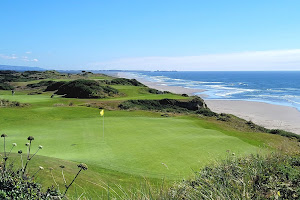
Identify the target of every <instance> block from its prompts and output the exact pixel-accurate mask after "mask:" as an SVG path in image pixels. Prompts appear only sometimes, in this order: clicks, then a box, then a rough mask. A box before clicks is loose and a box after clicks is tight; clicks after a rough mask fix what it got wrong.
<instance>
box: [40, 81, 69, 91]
mask: <svg viewBox="0 0 300 200" xmlns="http://www.w3.org/2000/svg"><path fill="white" fill-rule="evenodd" d="M65 83H66V82H65V81H59V82H53V83H51V84H50V85H48V87H47V88H46V89H45V91H55V90H58V88H59V87H60V86H62V85H64V84H65Z"/></svg>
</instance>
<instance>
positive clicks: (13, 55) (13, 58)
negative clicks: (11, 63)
mask: <svg viewBox="0 0 300 200" xmlns="http://www.w3.org/2000/svg"><path fill="white" fill-rule="evenodd" d="M0 58H2V59H6V60H15V59H17V58H18V57H17V56H16V55H15V54H12V55H11V56H8V55H4V54H0Z"/></svg>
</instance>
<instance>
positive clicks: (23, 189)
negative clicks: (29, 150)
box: [0, 164, 59, 200]
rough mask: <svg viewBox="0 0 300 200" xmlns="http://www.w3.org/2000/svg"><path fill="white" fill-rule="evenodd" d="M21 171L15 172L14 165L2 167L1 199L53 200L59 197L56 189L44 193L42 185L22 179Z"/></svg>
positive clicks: (0, 179) (0, 177)
mask: <svg viewBox="0 0 300 200" xmlns="http://www.w3.org/2000/svg"><path fill="white" fill-rule="evenodd" d="M21 174H22V172H21V171H20V170H18V171H14V170H13V165H12V164H11V165H10V166H9V167H6V168H5V167H4V166H3V164H1V165H0V199H16V200H17V199H53V197H57V196H59V193H58V191H57V190H56V189H55V188H53V187H52V188H48V189H47V190H46V192H42V187H41V185H40V184H38V183H36V182H35V181H33V180H30V179H29V180H25V179H23V178H22V175H21Z"/></svg>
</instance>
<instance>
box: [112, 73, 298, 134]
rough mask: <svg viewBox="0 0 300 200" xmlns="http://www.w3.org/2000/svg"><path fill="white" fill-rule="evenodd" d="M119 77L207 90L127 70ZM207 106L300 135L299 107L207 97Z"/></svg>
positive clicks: (181, 91) (159, 85)
mask: <svg viewBox="0 0 300 200" xmlns="http://www.w3.org/2000/svg"><path fill="white" fill-rule="evenodd" d="M117 76H118V77H124V78H135V79H137V80H138V81H140V82H141V83H143V84H144V85H147V86H148V87H150V88H154V89H157V90H161V91H170V92H172V93H177V94H188V95H190V96H191V95H195V93H201V92H204V91H205V90H202V89H193V88H185V87H181V86H168V85H166V84H164V83H163V82H150V81H146V80H145V79H142V78H136V77H133V76H130V74H128V73H126V72H120V73H118V74H117ZM197 96H200V97H202V98H204V101H205V102H206V104H207V106H208V107H209V108H210V109H211V110H212V111H214V112H216V113H228V114H233V115H235V116H237V117H240V118H242V119H245V120H247V121H250V120H251V121H252V122H254V123H255V124H257V125H260V126H263V127H265V128H268V129H282V130H285V131H290V132H293V133H296V134H298V135H300V112H299V110H298V109H297V108H294V107H290V106H283V105H275V104H270V103H265V102H258V101H247V100H211V99H205V97H206V96H205V95H201V94H198V95H197Z"/></svg>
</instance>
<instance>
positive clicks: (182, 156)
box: [0, 86, 294, 197]
mask: <svg viewBox="0 0 300 200" xmlns="http://www.w3.org/2000/svg"><path fill="white" fill-rule="evenodd" d="M115 87H116V88H117V89H119V90H120V91H121V92H123V93H125V94H126V95H124V96H122V97H120V98H117V99H116V100H126V99H134V98H136V99H161V98H167V97H168V98H182V97H181V96H179V95H173V94H165V95H154V94H149V93H146V92H145V89H144V88H140V87H133V86H115ZM50 94H51V93H46V94H43V95H26V92H19V91H18V92H17V93H16V95H15V96H11V95H10V92H9V91H0V98H5V99H10V100H15V101H20V102H24V103H31V104H32V105H31V106H30V107H24V108H0V115H1V116H5V117H1V118H0V124H1V132H5V133H6V134H7V135H9V138H8V139H7V142H8V143H12V142H17V143H18V144H19V146H18V148H17V149H22V150H23V151H24V152H26V149H25V146H24V145H23V144H24V143H25V142H26V141H25V138H26V137H27V136H28V135H33V136H34V137H35V138H36V140H35V141H34V145H33V149H35V148H36V147H37V145H38V144H41V145H43V146H44V149H43V150H41V152H39V155H43V156H49V157H51V158H59V159H62V160H56V159H49V158H47V157H40V159H38V160H37V161H36V165H37V164H40V163H42V164H43V165H45V166H52V167H53V168H55V170H54V173H55V175H56V176H58V175H59V173H60V171H59V169H58V167H57V166H58V165H60V164H59V163H64V164H65V165H67V166H68V167H67V169H66V171H67V172H66V175H67V177H68V179H69V180H70V178H71V177H72V175H74V174H75V172H76V170H77V169H76V165H75V163H78V162H85V163H87V164H88V165H89V167H90V169H89V170H88V171H87V172H84V173H85V175H84V176H80V179H79V180H78V181H76V182H77V183H78V184H79V186H81V187H84V188H85V190H87V191H88V193H90V195H92V197H97V195H98V194H97V193H98V192H99V191H103V189H101V188H102V187H103V185H105V184H103V182H104V183H110V184H112V185H113V184H114V183H115V184H121V185H122V186H124V187H129V185H130V184H138V183H140V182H142V177H143V176H145V177H147V178H148V179H150V180H151V182H152V183H155V182H161V178H165V179H166V181H167V182H169V181H171V180H178V179H181V178H183V177H188V176H190V175H191V174H192V171H193V170H197V169H199V168H200V167H203V166H204V165H206V164H208V163H210V162H213V161H215V160H217V159H220V158H224V157H225V156H226V154H227V153H226V151H227V150H230V151H231V152H235V153H236V154H237V155H244V154H249V153H256V152H258V151H262V152H265V151H267V149H265V148H263V146H273V147H274V146H276V145H279V143H280V142H279V141H280V140H284V141H285V142H286V143H288V144H290V143H289V141H288V140H287V139H283V138H282V137H280V136H277V135H270V134H262V133H246V132H239V131H236V130H234V129H232V128H231V127H226V126H224V124H222V123H220V122H216V121H211V120H207V119H202V120H200V119H199V118H197V117H195V116H174V117H169V118H164V117H161V116H160V114H159V113H152V112H145V111H134V112H133V111H106V113H105V137H104V138H103V137H102V121H101V120H102V119H101V118H100V116H99V110H98V109H96V108H88V107H83V106H75V107H68V106H66V107H55V106H53V105H54V104H57V103H64V104H66V105H67V104H68V102H70V101H72V102H74V103H75V104H82V103H83V102H85V100H79V99H63V98H59V97H55V98H54V99H51V98H50V97H49V96H50ZM95 101H101V100H95ZM291 144H292V143H291ZM293 145H294V144H293ZM63 160H64V161H63ZM72 161H74V162H75V163H73V162H72ZM162 163H164V164H165V165H163V164H162ZM33 166H34V164H33ZM33 166H32V168H34V167H33ZM166 166H167V167H166ZM45 176H49V173H45ZM45 180H46V181H45ZM60 182H61V183H62V180H60ZM42 183H43V184H45V185H49V184H52V183H53V182H52V180H51V179H49V178H48V179H42ZM79 186H77V189H78V188H80V187H79ZM75 188H76V187H74V188H73V189H72V191H71V193H70V194H72V195H76V191H75ZM78 190H80V189H78ZM81 191H82V189H81ZM77 192H79V191H77ZM79 193H80V192H79Z"/></svg>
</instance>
